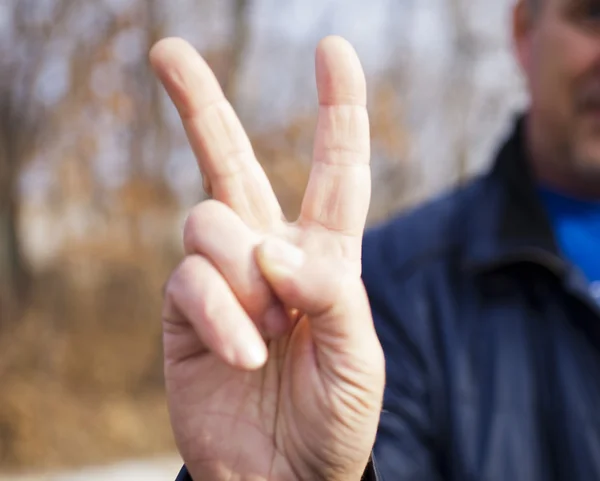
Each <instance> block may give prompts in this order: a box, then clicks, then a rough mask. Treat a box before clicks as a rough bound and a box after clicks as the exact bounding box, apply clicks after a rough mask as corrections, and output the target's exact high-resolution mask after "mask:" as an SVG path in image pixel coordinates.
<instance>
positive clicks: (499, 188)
mask: <svg viewBox="0 0 600 481" xmlns="http://www.w3.org/2000/svg"><path fill="white" fill-rule="evenodd" d="M524 130H525V116H524V115H520V116H519V117H518V118H517V120H516V121H515V123H514V127H513V130H512V132H511V133H510V135H509V136H508V138H507V139H506V140H505V142H504V143H503V145H502V146H501V148H500V150H499V151H498V153H497V155H496V160H495V162H494V165H493V167H492V169H491V170H490V172H489V173H488V174H487V175H486V176H485V177H484V178H483V179H482V182H481V184H480V187H481V188H482V189H483V192H482V193H481V197H480V198H479V199H478V201H477V202H474V203H473V205H471V206H470V207H469V208H470V209H471V212H470V215H468V218H469V219H471V222H469V223H468V224H469V226H468V227H467V237H466V239H465V242H466V247H467V248H466V252H465V260H466V263H467V266H468V267H469V268H475V269H476V270H477V271H480V270H483V271H487V270H490V269H494V268H498V267H502V266H506V265H510V264H514V263H520V262H533V263H537V264H543V265H545V266H546V267H548V268H550V269H551V270H552V271H554V272H556V273H559V272H564V269H565V266H564V262H563V261H562V260H561V258H560V256H559V251H558V248H557V244H556V240H555V237H554V233H553V231H552V227H551V224H550V221H549V219H548V216H547V214H546V212H545V210H544V207H543V205H542V202H541V200H540V198H539V195H538V194H537V191H536V186H535V180H534V178H533V175H532V172H531V168H530V162H529V159H528V154H527V148H526V143H525V133H524Z"/></svg>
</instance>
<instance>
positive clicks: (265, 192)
mask: <svg viewBox="0 0 600 481" xmlns="http://www.w3.org/2000/svg"><path fill="white" fill-rule="evenodd" d="M153 62H154V65H155V68H156V70H157V72H158V74H159V76H160V77H161V80H162V81H163V83H164V84H165V86H166V88H167V90H168V92H169V94H170V95H171V98H172V99H173V100H174V102H175V104H176V106H177V107H178V109H179V112H180V114H181V116H182V119H183V122H184V126H185V128H186V132H187V134H188V138H189V140H190V143H191V145H192V147H193V149H194V151H195V152H196V154H197V156H198V158H199V161H200V167H201V169H202V171H203V174H204V176H205V179H208V181H209V188H210V190H211V191H212V194H213V198H214V199H215V200H216V201H217V202H218V204H219V205H213V206H212V209H213V211H215V212H216V211H219V212H220V214H222V215H214V213H213V215H212V216H207V215H206V214H204V215H203V218H202V221H201V222H202V225H203V227H204V232H206V234H204V235H203V236H200V238H199V237H198V236H196V238H195V239H193V240H191V241H190V240H189V236H187V237H188V240H187V241H186V250H187V251H188V254H189V253H200V254H203V255H207V256H208V257H211V255H212V257H213V258H217V263H218V262H221V263H222V264H223V265H224V267H223V268H221V269H220V271H221V274H223V276H224V277H225V278H226V279H227V283H228V289H229V288H230V289H231V292H232V295H234V296H235V297H236V302H238V301H239V304H240V306H241V307H242V308H243V309H244V311H245V312H246V313H248V316H250V318H251V319H252V321H254V323H255V325H256V330H257V332H260V333H261V334H262V336H263V337H265V341H266V345H267V348H268V352H269V355H268V359H267V362H266V363H265V364H264V365H263V366H262V367H261V368H260V369H258V370H251V371H248V370H242V369H239V366H237V367H231V366H230V364H231V362H229V363H228V362H224V360H225V359H228V360H230V361H231V359H233V358H232V357H231V356H229V357H228V354H227V351H226V348H225V347H224V346H225V345H226V342H227V339H226V337H227V333H226V332H225V328H221V327H219V326H218V324H215V325H214V326H212V330H211V331H210V332H209V334H208V335H205V336H204V337H205V339H200V337H202V336H200V337H198V336H197V335H196V332H195V330H197V328H195V327H194V326H193V325H192V323H189V322H184V321H183V320H182V319H179V318H177V319H174V318H173V316H174V314H173V312H174V310H173V309H171V310H170V311H172V312H170V314H168V315H169V316H170V317H171V319H170V320H169V322H167V323H166V327H165V335H164V346H165V359H166V362H165V375H166V380H167V391H168V393H169V403H170V411H171V416H172V420H173V425H174V429H175V436H176V439H177V441H178V444H179V447H180V450H181V452H182V454H183V457H184V459H186V462H187V463H188V464H189V463H193V464H195V465H196V466H200V467H201V471H202V472H207V473H211V474H212V475H213V477H214V478H215V479H229V477H231V476H233V475H234V474H236V473H237V474H238V475H239V473H245V475H246V476H248V477H250V478H251V479H261V480H267V479H298V478H303V477H305V476H307V477H311V476H313V475H314V473H316V472H317V465H318V464H319V462H320V460H321V457H322V456H324V454H322V453H324V452H328V454H327V456H328V457H329V458H330V459H329V460H328V462H329V464H332V463H333V464H335V463H338V464H339V465H340V469H341V466H343V465H344V463H346V464H348V463H351V462H352V460H354V459H355V458H356V453H354V452H352V451H353V449H354V448H350V447H348V446H341V447H339V448H335V449H333V452H332V449H331V439H332V438H333V437H335V436H337V437H339V436H346V435H347V436H353V435H354V431H360V430H361V429H362V427H363V426H362V425H361V423H363V424H364V423H366V422H367V421H366V420H365V418H368V417H369V416H371V417H373V412H375V411H376V409H373V406H372V405H369V402H366V403H365V402H364V399H362V400H361V396H362V397H363V398H364V394H365V393H367V394H368V395H369V396H370V398H369V396H367V398H369V400H370V401H372V404H375V405H376V404H377V402H378V399H379V395H380V391H381V388H382V368H381V365H382V364H381V352H380V348H379V346H378V344H377V341H376V337H375V335H374V332H371V331H367V333H368V335H367V336H365V335H364V333H363V335H361V333H360V332H357V331H356V329H355V330H352V329H349V328H348V326H347V325H344V324H343V323H339V322H330V321H331V319H330V318H332V316H333V314H332V313H331V312H329V311H327V310H323V312H320V311H315V312H312V315H309V314H303V313H302V312H296V311H294V312H290V314H289V318H288V319H287V322H289V329H286V331H287V332H286V333H285V334H284V335H283V336H275V337H274V338H270V337H269V335H268V331H267V333H266V335H265V330H264V329H263V325H262V323H263V321H264V319H266V317H267V312H268V310H269V309H271V308H272V307H273V306H275V305H277V304H278V303H279V301H278V300H277V299H276V297H277V296H275V295H274V293H273V292H272V291H271V290H270V289H269V288H268V287H266V283H265V282H264V280H258V277H257V275H256V273H257V270H258V268H257V267H256V262H255V261H254V259H252V258H251V256H252V246H254V245H256V244H257V243H259V242H260V241H261V239H263V238H264V237H265V236H268V235H277V236H279V237H282V238H285V239H287V240H288V241H290V242H292V243H294V244H295V245H298V246H300V247H301V248H302V249H303V251H304V252H306V253H307V255H308V256H311V257H316V258H321V259H327V261H328V262H329V263H330V264H332V265H335V269H336V271H337V273H338V274H340V273H341V277H340V278H345V279H352V282H353V283H352V285H353V286H356V285H358V283H359V280H360V249H361V247H360V246H361V237H362V231H363V228H364V221H365V217H366V212H367V209H368V200H369V196H370V180H369V169H368V159H369V145H368V144H369V135H368V134H369V131H368V119H367V115H366V109H365V108H364V98H365V91H364V78H363V77H362V71H361V69H360V65H359V64H358V62H357V60H356V58H355V57H354V56H353V52H352V51H351V50H350V49H349V48H348V47H347V45H345V44H344V43H343V42H340V41H339V40H330V41H329V42H328V43H327V44H324V45H323V46H322V47H321V49H320V52H319V55H318V56H317V80H318V87H319V97H320V112H319V124H318V128H317V134H316V140H315V152H314V154H315V162H314V164H313V170H312V173H311V178H310V181H309V185H308V187H307V192H306V195H305V198H304V201H303V204H302V211H301V215H300V217H299V219H298V220H297V221H296V222H295V223H293V224H290V223H287V222H285V221H283V220H282V215H281V211H280V208H279V205H278V203H277V201H276V199H275V197H274V194H273V191H272V189H271V187H270V185H269V183H268V180H267V179H266V177H265V175H264V172H263V171H262V169H260V166H259V164H258V163H257V162H256V161H255V160H254V158H253V154H252V151H251V147H250V145H249V142H248V139H247V137H246V135H245V133H244V132H243V129H242V128H241V126H240V125H239V121H238V120H237V118H236V117H235V115H234V113H233V111H232V110H231V107H230V106H229V104H227V103H226V102H225V101H224V99H223V97H222V92H221V91H220V89H219V87H218V84H217V83H216V81H215V79H214V77H213V76H212V73H211V72H210V70H209V69H208V67H207V66H206V64H204V63H203V62H202V60H201V59H200V58H199V57H198V56H197V55H196V54H195V52H193V51H192V50H191V49H190V48H189V46H187V45H186V44H183V43H181V42H180V41H174V40H170V41H169V42H168V43H165V44H164V45H163V46H161V48H160V49H155V52H154V54H153ZM212 202H214V201H212ZM215 209H216V210H215ZM219 209H220V210H219ZM204 211H205V212H206V208H205V209H204ZM224 217H227V218H228V219H229V221H228V222H229V223H227V222H226V221H224V220H223V218H224ZM199 222H200V221H199ZM224 224H227V225H228V226H233V225H235V226H236V227H235V229H237V232H238V234H237V235H236V234H235V233H234V230H235V229H233V228H232V229H233V230H231V231H230V232H228V233H225V231H224V230H223V229H225V228H224V227H223V225H224ZM211 227H212V229H211ZM227 228H229V227H227ZM225 230H226V229H225ZM217 231H220V232H221V236H220V242H226V239H227V238H229V237H230V238H231V239H232V242H231V249H230V250H229V251H228V252H227V255H221V254H219V252H220V253H222V252H223V251H224V249H223V247H222V246H221V250H220V251H218V252H217V249H216V247H214V244H215V243H214V242H212V243H211V240H210V237H211V232H217ZM215 235H216V234H215ZM241 238H243V239H244V240H243V241H241V242H240V241H239V239H241ZM224 239H225V240H224ZM240 246H241V247H240ZM211 249H212V251H211ZM215 252H217V253H216V254H215ZM211 253H212V254H211ZM219 255H221V258H219ZM225 257H226V259H225ZM355 297H357V305H358V306H360V309H362V310H363V311H364V312H362V317H363V318H364V317H368V309H364V306H365V305H367V306H368V304H367V303H366V301H365V299H363V298H364V292H358V295H357V296H355ZM187 302H188V306H189V310H190V311H193V309H194V307H195V306H194V300H190V299H188V301H187ZM280 307H283V306H280ZM288 307H290V306H288ZM292 307H293V306H292ZM286 309H287V308H286ZM360 309H359V310H360ZM184 310H185V309H184ZM178 314H181V313H180V312H179V313H178ZM175 317H177V316H175ZM364 321H365V322H366V324H367V325H368V319H364ZM323 326H324V327H323ZM219 329H221V330H220V331H219ZM213 331H216V332H213ZM248 332H249V331H248ZM250 334H252V333H250ZM206 339H209V341H207V340H206ZM211 343H212V344H213V345H210V344H211ZM207 344H209V345H208V346H207ZM207 347H208V348H209V349H207ZM374 374H375V375H374ZM368 421H369V422H371V424H372V420H371V419H369V420H368ZM366 442H367V443H368V442H369V441H368V439H367V441H366ZM356 450H357V451H361V450H364V448H363V446H362V444H361V442H358V445H357V446H356ZM359 457H360V456H359ZM311 460H312V461H311ZM331 460H333V461H331ZM311 463H313V464H314V472H312V471H311V470H312V469H313V466H312V465H311ZM334 468H335V467H334ZM198 470H199V471H200V469H198ZM252 476H254V477H252ZM234 477H235V476H234ZM236 479H237V478H236Z"/></svg>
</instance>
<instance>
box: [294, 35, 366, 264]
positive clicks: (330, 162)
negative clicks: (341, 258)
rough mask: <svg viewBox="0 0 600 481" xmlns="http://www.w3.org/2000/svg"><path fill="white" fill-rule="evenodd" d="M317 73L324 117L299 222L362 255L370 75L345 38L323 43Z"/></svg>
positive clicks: (330, 38) (316, 142) (318, 50)
mask: <svg viewBox="0 0 600 481" xmlns="http://www.w3.org/2000/svg"><path fill="white" fill-rule="evenodd" d="M316 70H317V72H316V74H317V88H318V92H319V118H318V122H317V132H316V138H315V147H314V158H313V164H312V169H311V173H310V179H309V183H308V186H307V189H306V194H305V197H304V200H303V203H302V211H301V215H300V219H299V222H301V223H302V224H304V225H311V224H312V225H314V224H317V225H318V226H320V227H322V228H325V229H326V230H328V231H330V232H331V233H332V234H335V235H342V236H344V237H348V236H349V237H350V238H351V239H352V240H355V241H356V242H354V244H356V246H355V247H357V248H355V249H354V251H355V252H354V254H357V255H358V254H359V252H360V242H361V239H362V233H363V230H364V226H365V222H366V217H367V212H368V210H369V201H370V198H371V171H370V167H369V155H370V138H369V118H368V114H367V109H366V101H367V100H366V99H367V94H366V82H365V77H364V73H363V70H362V67H361V65H360V61H359V59H358V56H357V55H356V52H355V51H354V49H353V48H352V47H351V45H350V44H349V43H348V42H347V41H346V40H344V39H342V38H340V37H328V38H325V39H324V40H323V41H321V43H320V44H319V47H318V49H317V55H316Z"/></svg>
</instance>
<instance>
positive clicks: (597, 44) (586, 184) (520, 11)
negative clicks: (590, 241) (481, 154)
mask: <svg viewBox="0 0 600 481" xmlns="http://www.w3.org/2000/svg"><path fill="white" fill-rule="evenodd" d="M513 37H514V44H515V47H516V53H517V58H518V61H519V63H520V65H521V68H522V70H523V72H524V74H525V77H526V80H527V86H528V91H529V94H530V99H531V103H530V108H529V111H528V116H527V122H526V129H527V132H526V135H527V144H528V147H529V150H530V158H531V162H532V166H533V170H534V173H535V175H536V176H537V178H538V179H539V180H540V181H541V182H542V183H545V184H547V185H549V186H551V187H553V188H555V189H557V190H559V191H562V192H563V193H565V194H567V195H571V196H575V197H580V198H588V199H600V2H598V1H597V0H537V1H536V0H529V1H520V2H519V3H518V4H517V6H516V8H515V10H514V16H513Z"/></svg>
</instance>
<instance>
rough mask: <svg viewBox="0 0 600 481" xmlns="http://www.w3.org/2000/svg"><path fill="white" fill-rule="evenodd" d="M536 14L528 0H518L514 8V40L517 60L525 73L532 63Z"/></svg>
mask: <svg viewBox="0 0 600 481" xmlns="http://www.w3.org/2000/svg"><path fill="white" fill-rule="evenodd" d="M535 15H536V13H535V12H533V11H532V6H531V3H530V2H529V1H528V0H517V3H516V4H515V6H514V7H513V15H512V39H513V45H514V48H515V51H516V55H517V60H518V62H519V65H520V66H521V69H522V70H523V71H525V72H526V71H527V70H529V66H530V61H531V33H532V30H533V27H534V23H535Z"/></svg>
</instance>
